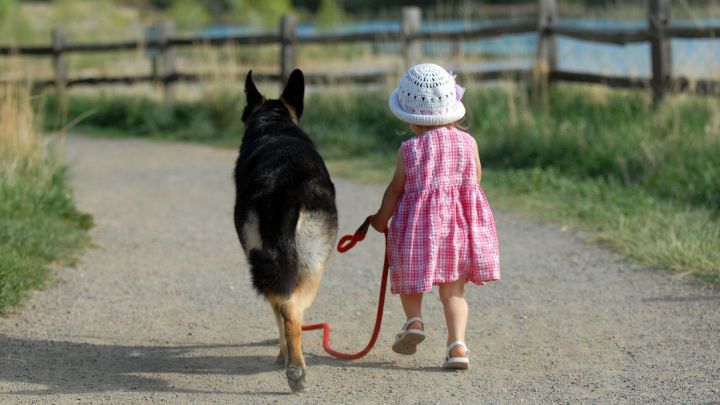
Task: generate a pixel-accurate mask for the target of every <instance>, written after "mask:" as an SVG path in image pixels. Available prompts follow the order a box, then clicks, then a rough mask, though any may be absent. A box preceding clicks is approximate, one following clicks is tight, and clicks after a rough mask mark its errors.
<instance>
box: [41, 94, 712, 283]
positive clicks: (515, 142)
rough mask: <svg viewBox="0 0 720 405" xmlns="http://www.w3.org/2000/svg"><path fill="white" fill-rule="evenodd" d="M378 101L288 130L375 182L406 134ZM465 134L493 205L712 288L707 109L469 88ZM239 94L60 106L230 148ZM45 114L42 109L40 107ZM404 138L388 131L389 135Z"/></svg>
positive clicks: (104, 127) (330, 105)
mask: <svg viewBox="0 0 720 405" xmlns="http://www.w3.org/2000/svg"><path fill="white" fill-rule="evenodd" d="M385 97H386V96H385V93H384V92H347V91H346V92H336V93H333V92H322V93H311V94H309V95H308V97H307V99H306V110H305V115H304V116H303V119H302V126H303V127H304V128H305V129H306V130H307V131H308V132H309V133H311V134H312V136H313V139H315V141H316V143H317V144H318V146H319V148H320V149H321V151H322V153H323V154H324V156H325V157H326V158H327V159H328V160H329V162H330V166H331V168H332V169H333V171H335V173H337V174H341V175H344V176H351V177H353V178H356V179H361V180H366V181H375V182H384V181H387V180H388V179H389V176H390V172H391V170H392V162H393V156H394V154H395V152H396V150H397V147H398V146H399V144H400V142H402V140H403V139H405V137H406V136H407V132H408V131H407V130H406V129H405V128H404V127H403V125H402V124H401V123H399V122H398V121H397V120H395V119H394V118H393V117H392V116H391V115H390V114H389V113H388V111H387V109H386V108H385ZM464 102H465V103H466V105H467V107H468V111H469V115H468V117H467V122H466V124H467V125H468V126H469V131H470V132H471V133H472V134H473V135H474V136H475V137H476V139H477V140H478V144H479V145H480V150H481V159H482V161H483V165H484V168H485V175H484V177H483V186H484V187H485V189H486V190H487V192H488V196H489V198H490V200H491V203H492V204H493V206H494V207H496V208H499V209H506V210H513V211H516V212H522V213H524V214H526V215H529V216H532V217H535V218H540V219H543V220H550V221H553V222H558V223H561V224H563V225H565V226H570V227H573V228H577V229H581V230H584V231H587V232H588V235H589V237H590V238H591V239H594V240H598V241H601V242H602V243H603V244H605V245H607V246H610V247H612V248H613V249H615V250H617V251H618V252H620V253H622V254H624V255H625V256H627V257H629V258H632V259H634V260H637V261H638V262H640V263H643V264H645V265H649V266H652V267H657V268H662V269H673V270H676V271H679V272H682V273H692V274H695V275H697V276H698V277H699V278H701V279H702V280H704V281H707V282H711V283H716V284H720V162H719V161H718V156H720V108H718V107H720V104H719V103H718V101H717V100H714V99H711V98H697V97H685V96H682V97H673V98H670V99H668V100H667V101H666V102H665V103H664V104H663V105H661V106H653V105H652V103H651V101H650V100H649V97H648V96H647V95H646V94H644V93H641V92H622V91H610V90H605V89H602V88H594V87H588V86H583V87H576V86H564V85H563V86H558V87H556V88H555V89H554V91H552V92H551V93H550V95H549V96H548V97H547V99H545V100H544V101H542V102H532V101H531V97H530V95H529V93H528V91H527V90H526V89H525V88H524V87H522V86H515V85H503V86H499V87H495V88H483V89H472V88H471V89H470V90H469V91H468V93H467V95H466V97H465V99H464ZM243 105H244V100H242V98H238V97H233V96H230V95H223V94H220V93H217V94H214V95H208V96H206V97H205V98H204V99H203V100H202V101H196V102H189V101H188V102H179V103H177V104H175V105H174V106H173V107H172V108H165V107H164V106H163V105H162V103H160V102H156V101H152V100H150V99H137V98H129V97H128V98H118V97H111V96H105V97H88V96H76V97H72V98H70V100H69V103H68V119H69V120H72V119H74V118H76V117H79V116H84V119H83V120H82V121H81V123H80V127H79V128H78V129H79V130H81V131H84V132H87V133H93V134H96V133H100V134H105V135H114V136H128V135H130V136H145V137H152V138H156V139H172V140H178V139H180V140H187V141H194V142H204V143H210V144H217V145H223V146H229V147H233V148H234V147H237V145H238V144H239V142H240V136H241V134H242V131H243V127H242V122H241V121H240V119H239V118H240V114H241V111H242V108H243ZM46 107H47V108H48V110H47V116H48V117H51V116H53V114H54V113H55V111H56V107H57V102H56V100H53V99H50V100H49V102H48V103H47V106H46ZM403 132H404V133H405V134H406V135H402V133H403Z"/></svg>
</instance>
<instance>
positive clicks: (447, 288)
mask: <svg viewBox="0 0 720 405" xmlns="http://www.w3.org/2000/svg"><path fill="white" fill-rule="evenodd" d="M440 300H441V301H442V304H443V307H444V309H445V322H446V323H447V328H448V340H447V343H448V344H450V343H451V342H454V341H456V340H462V341H464V340H465V329H466V328H467V321H468V304H467V301H465V280H462V279H460V280H457V281H454V282H452V283H446V284H440ZM464 355H465V350H464V349H463V348H462V346H456V347H455V348H454V349H453V351H452V353H451V356H453V357H462V356H464Z"/></svg>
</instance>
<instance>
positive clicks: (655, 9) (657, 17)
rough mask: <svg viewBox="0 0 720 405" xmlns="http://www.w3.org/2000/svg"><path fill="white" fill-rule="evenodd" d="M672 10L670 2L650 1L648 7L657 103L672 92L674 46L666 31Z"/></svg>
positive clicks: (653, 84) (661, 0)
mask: <svg viewBox="0 0 720 405" xmlns="http://www.w3.org/2000/svg"><path fill="white" fill-rule="evenodd" d="M671 9H672V3H671V2H670V0H650V3H649V6H648V23H649V25H650V35H651V37H650V58H651V61H652V78H651V79H650V86H651V87H652V91H653V100H654V101H655V102H656V103H657V102H659V101H661V100H662V99H663V97H664V96H665V94H666V93H667V92H668V91H669V90H670V85H671V79H672V46H671V41H670V38H669V37H668V36H667V35H666V33H665V29H666V28H667V27H668V25H670V16H671Z"/></svg>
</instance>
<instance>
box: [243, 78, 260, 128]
mask: <svg viewBox="0 0 720 405" xmlns="http://www.w3.org/2000/svg"><path fill="white" fill-rule="evenodd" d="M245 96H246V97H247V104H246V105H245V110H244V111H243V116H242V120H243V122H245V121H247V119H248V118H250V115H252V113H253V112H255V111H256V110H257V109H258V107H260V106H261V105H262V104H263V103H264V102H265V97H263V95H262V94H260V92H259V91H258V89H257V87H255V82H253V79H252V70H250V71H248V74H247V76H246V77H245Z"/></svg>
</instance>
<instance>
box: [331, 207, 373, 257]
mask: <svg viewBox="0 0 720 405" xmlns="http://www.w3.org/2000/svg"><path fill="white" fill-rule="evenodd" d="M372 217H373V216H372V215H370V216H368V217H367V218H365V222H363V223H362V225H360V227H358V229H357V230H356V231H355V233H354V234H352V235H345V236H343V237H342V238H340V241H339V242H338V245H337V250H338V252H340V253H345V252H347V251H348V250H350V249H352V248H353V247H354V246H355V245H356V244H357V243H358V242H360V241H362V240H364V239H365V235H366V234H367V231H368V228H369V227H370V220H372Z"/></svg>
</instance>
